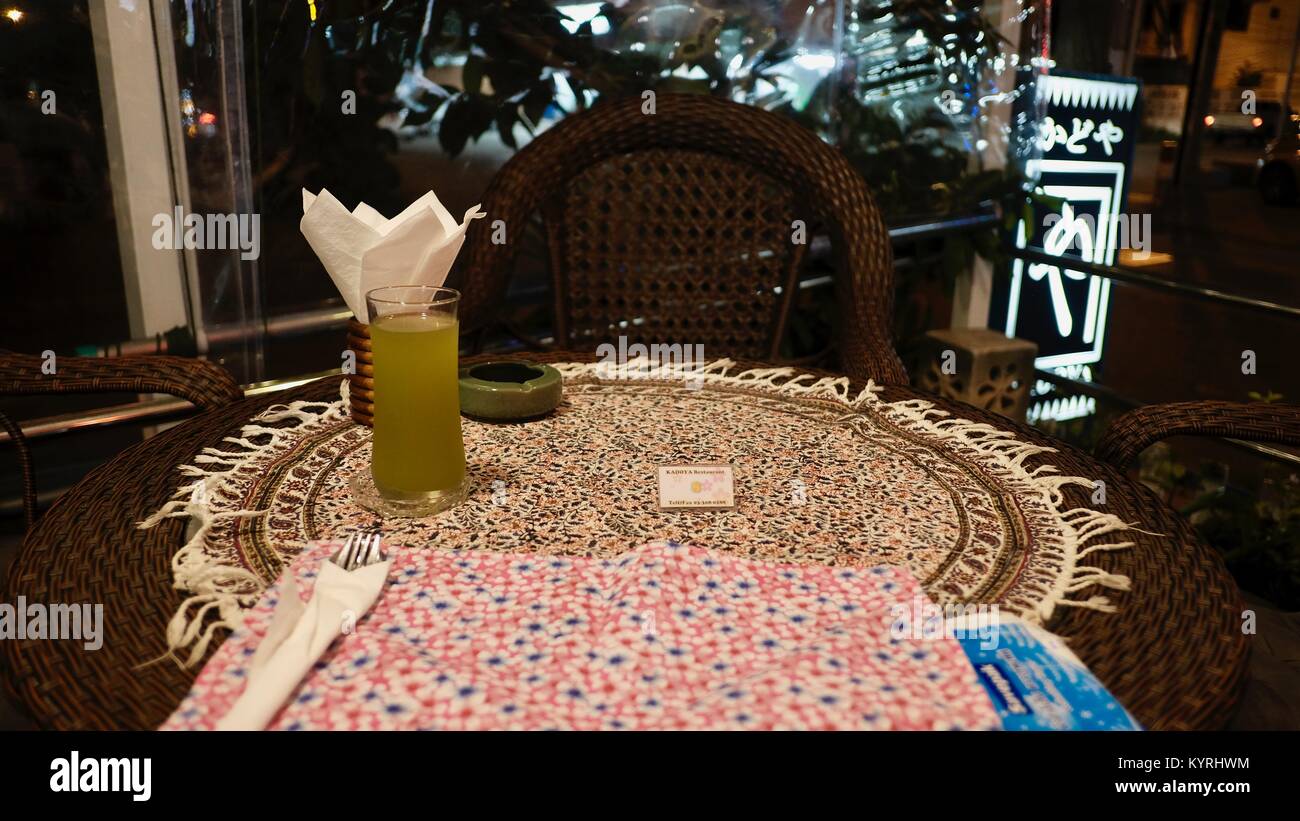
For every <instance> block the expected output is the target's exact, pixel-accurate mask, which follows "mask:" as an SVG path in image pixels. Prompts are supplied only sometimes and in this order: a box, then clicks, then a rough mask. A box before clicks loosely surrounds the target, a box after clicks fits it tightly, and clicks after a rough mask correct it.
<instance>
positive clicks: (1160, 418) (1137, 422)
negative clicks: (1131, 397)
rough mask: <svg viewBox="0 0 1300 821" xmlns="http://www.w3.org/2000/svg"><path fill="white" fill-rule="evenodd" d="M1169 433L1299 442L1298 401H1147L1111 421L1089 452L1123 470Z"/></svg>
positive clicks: (1280, 442)
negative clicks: (1292, 402) (1289, 403)
mask: <svg viewBox="0 0 1300 821" xmlns="http://www.w3.org/2000/svg"><path fill="white" fill-rule="evenodd" d="M1171 436H1222V437H1228V438H1232V439H1244V440H1246V441H1249V442H1271V443H1275V444H1280V445H1300V405H1283V404H1271V403H1264V402H1259V403H1253V404H1245V403H1242V402H1219V401H1204V402H1172V403H1169V404H1165V405H1149V406H1147V407H1145V408H1138V409H1136V410H1131V411H1129V412H1128V413H1125V414H1124V415H1122V416H1120V417H1119V418H1118V419H1116V420H1115V421H1114V422H1112V423H1111V425H1110V427H1108V428H1107V429H1106V432H1105V433H1104V434H1102V437H1101V440H1100V441H1099V442H1098V443H1097V448H1096V451H1095V453H1096V456H1097V458H1099V459H1102V460H1104V461H1106V462H1109V463H1110V464H1112V465H1114V466H1115V467H1117V468H1119V469H1120V470H1124V469H1126V468H1127V467H1128V466H1129V465H1130V464H1132V463H1133V460H1134V459H1136V458H1137V456H1138V454H1139V453H1141V452H1142V451H1143V450H1146V448H1148V447H1149V446H1151V445H1153V444H1155V443H1156V442H1158V441H1160V440H1161V439H1167V438H1169V437H1171Z"/></svg>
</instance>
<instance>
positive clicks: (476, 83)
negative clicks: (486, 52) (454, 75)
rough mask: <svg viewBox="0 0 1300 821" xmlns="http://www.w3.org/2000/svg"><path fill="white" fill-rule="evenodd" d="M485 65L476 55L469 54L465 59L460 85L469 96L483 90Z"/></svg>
mask: <svg viewBox="0 0 1300 821" xmlns="http://www.w3.org/2000/svg"><path fill="white" fill-rule="evenodd" d="M485 66H486V63H485V62H484V60H483V58H482V57H480V56H478V55H477V54H471V55H469V56H468V57H466V58H465V65H464V67H462V68H461V71H460V77H461V84H462V85H463V86H464V87H465V90H466V91H467V92H469V93H470V94H478V93H479V92H480V91H481V90H482V88H483V69H484V68H485Z"/></svg>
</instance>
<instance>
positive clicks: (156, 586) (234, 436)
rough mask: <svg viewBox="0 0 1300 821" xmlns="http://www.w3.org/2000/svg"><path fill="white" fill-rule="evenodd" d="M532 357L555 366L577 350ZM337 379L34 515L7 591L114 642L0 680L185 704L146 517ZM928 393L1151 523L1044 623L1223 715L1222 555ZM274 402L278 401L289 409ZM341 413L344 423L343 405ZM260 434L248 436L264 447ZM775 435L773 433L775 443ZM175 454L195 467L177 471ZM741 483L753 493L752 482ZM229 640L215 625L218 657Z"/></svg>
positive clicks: (18, 646) (1177, 701)
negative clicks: (54, 604) (82, 615)
mask: <svg viewBox="0 0 1300 821" xmlns="http://www.w3.org/2000/svg"><path fill="white" fill-rule="evenodd" d="M581 356H583V355H582V354H579V355H577V357H581ZM587 356H589V354H588V355H587ZM525 358H530V359H536V360H539V361H549V362H556V361H567V360H570V359H574V358H576V357H575V355H574V354H527V355H525ZM479 360H480V361H481V360H482V358H481V357H480V358H479ZM470 361H474V360H470ZM853 387H854V389H855V390H856V389H857V388H859V387H861V386H860V385H854V386H853ZM338 389H339V385H338V381H337V380H317V381H315V382H312V383H309V384H307V385H304V386H301V387H298V388H295V389H293V390H291V391H287V392H285V393H283V394H278V395H275V396H274V397H270V396H259V397H250V398H249V399H246V400H243V401H241V402H238V403H235V404H233V405H231V406H230V407H229V408H225V409H221V410H219V411H213V412H209V413H205V414H200V415H198V416H196V417H195V418H193V419H190V420H188V421H186V422H184V423H182V424H181V425H179V426H177V427H174V428H172V429H170V430H168V431H165V432H163V433H161V434H160V435H157V436H154V437H152V438H150V439H148V440H146V441H144V442H142V443H140V444H138V445H136V446H134V447H132V448H129V449H127V450H125V451H123V452H122V453H121V454H120V455H118V456H117V457H115V458H114V459H113V460H112V461H111V462H110V463H108V464H106V465H104V466H103V467H101V468H99V469H97V470H95V471H93V472H92V473H91V474H90V475H88V476H87V477H86V478H85V479H84V480H82V481H81V482H79V483H78V484H77V485H76V486H75V487H73V488H71V489H70V490H69V491H67V492H66V493H65V494H64V495H63V496H62V498H61V499H60V500H59V502H58V503H57V504H56V505H55V506H54V507H53V508H51V509H50V510H49V511H48V512H47V513H46V514H45V515H44V516H43V517H42V518H41V519H40V520H38V522H37V524H36V526H35V527H34V528H33V529H32V530H31V532H30V533H29V534H28V536H27V538H26V539H25V540H24V543H23V546H22V549H21V550H20V551H19V554H18V555H17V556H16V557H15V559H14V562H13V564H12V565H11V567H10V569H9V572H8V574H7V575H6V577H5V582H4V589H3V591H0V592H2V593H3V599H4V600H5V601H16V600H17V599H18V597H19V596H24V597H25V598H26V600H27V601H90V602H102V603H103V604H104V629H103V641H104V644H103V647H102V648H101V649H100V650H99V651H97V652H94V653H88V652H85V651H84V650H83V649H82V648H81V645H80V644H79V643H75V642H57V641H41V640H21V639H15V640H12V641H0V659H2V662H0V677H2V678H3V682H4V684H5V686H6V688H7V689H8V690H9V692H10V693H11V694H12V695H13V696H14V699H15V702H16V703H18V704H20V705H22V707H23V708H24V709H25V710H26V711H27V712H28V714H29V715H30V716H31V717H32V718H33V719H34V720H35V721H36V723H37V724H38V725H40V726H42V727H48V728H55V729H65V730H66V729H147V728H152V727H156V726H158V724H160V723H161V722H162V721H163V720H164V719H165V718H166V717H167V716H168V715H170V714H171V712H172V711H174V710H175V708H176V705H177V704H178V703H179V702H180V700H181V698H182V697H183V696H184V694H185V692H186V691H187V690H188V688H189V686H190V684H191V683H192V681H193V679H194V676H195V674H196V673H197V671H198V667H197V666H190V667H182V666H180V665H177V664H173V663H171V662H167V661H164V662H162V663H153V664H149V663H148V662H151V661H154V660H157V659H159V657H161V656H162V655H163V654H164V653H165V652H166V650H167V638H166V628H167V625H168V620H169V619H170V618H172V617H173V615H174V614H175V613H176V611H177V608H178V607H180V606H181V605H182V603H183V602H185V601H187V600H188V599H190V598H191V596H192V593H191V592H189V591H186V590H181V589H176V588H175V584H174V583H175V571H176V570H177V569H178V561H177V560H178V558H179V557H178V556H177V550H178V549H181V548H182V546H184V545H186V543H187V541H191V539H190V537H191V535H194V534H191V533H187V526H188V525H189V524H190V520H189V517H188V516H187V515H186V514H187V513H188V511H189V510H195V511H197V510H199V509H200V508H199V507H197V506H195V505H193V504H186V503H181V507H180V509H177V510H174V511H173V513H174V516H172V517H165V518H162V519H161V520H159V521H157V523H156V524H155V525H154V526H152V527H149V528H141V527H140V523H141V522H142V521H143V520H145V519H146V518H148V517H150V516H151V514H154V513H156V512H157V511H158V510H159V507H160V506H162V505H164V503H165V502H167V500H168V499H169V498H175V494H176V492H177V488H178V486H181V485H189V484H190V483H191V482H193V481H194V478H193V477H197V476H201V475H202V471H203V470H208V469H214V468H219V467H221V466H222V464H223V463H219V462H216V461H214V460H213V458H212V457H210V454H211V452H212V451H213V450H218V451H226V450H237V449H239V448H238V447H237V446H235V445H234V444H233V441H232V440H234V441H238V440H241V439H242V434H243V432H244V431H246V430H247V428H248V423H249V420H250V419H253V418H255V417H259V416H260V417H263V418H264V419H263V422H262V424H265V425H267V426H268V427H272V428H274V427H279V426H286V427H295V426H296V425H297V424H299V420H298V419H296V418H285V419H283V420H282V421H269V420H266V419H265V417H266V413H265V412H266V410H267V408H268V406H271V405H272V403H286V402H287V403H289V404H290V405H291V406H296V405H298V404H299V403H302V402H307V403H309V404H310V405H311V406H312V407H314V408H316V409H317V410H318V411H319V410H322V409H326V408H327V407H328V403H329V402H331V401H333V400H334V399H335V398H336V397H337V396H338ZM922 396H923V395H922V394H919V393H918V392H916V391H913V390H912V389H910V388H906V387H899V386H888V387H886V388H885V389H884V390H883V392H882V393H881V394H880V395H879V398H880V399H881V400H882V401H885V402H888V403H893V404H900V403H908V402H912V401H915V400H919V399H920V398H921V397H922ZM926 399H927V402H929V401H933V402H934V404H935V406H936V410H937V409H944V410H947V411H949V412H951V413H952V415H953V416H954V417H961V418H968V419H972V420H975V421H977V422H979V423H980V424H982V425H983V426H985V428H986V429H987V430H989V431H994V430H1002V431H1005V432H1006V433H1007V435H1008V436H1009V437H1013V438H1014V439H1015V440H1018V441H1020V442H1024V443H1033V444H1037V445H1040V446H1044V449H1043V452H1042V453H1040V454H1037V455H1032V456H1029V457H1028V458H1027V459H1025V460H1024V462H1023V464H1024V465H1025V466H1026V467H1028V468H1031V469H1032V472H1035V473H1037V472H1038V471H1040V470H1041V469H1042V468H1043V467H1044V466H1047V465H1053V464H1054V465H1056V466H1059V467H1060V468H1061V469H1062V472H1064V473H1073V474H1077V475H1082V476H1089V477H1095V478H1096V479H1099V480H1104V481H1105V483H1106V488H1107V498H1106V505H1105V507H1106V509H1108V510H1111V511H1113V512H1114V513H1115V514H1117V515H1118V516H1119V517H1121V518H1123V519H1125V520H1129V521H1139V520H1140V521H1141V522H1142V524H1143V525H1144V529H1143V530H1134V531H1128V532H1125V533H1122V534H1118V536H1119V537H1120V538H1123V539H1125V540H1132V541H1133V542H1134V546H1133V547H1132V548H1128V549H1123V550H1114V551H1105V552H1101V553H1099V554H1097V555H1094V556H1090V557H1088V558H1087V560H1086V562H1087V563H1088V564H1095V565H1098V566H1100V567H1101V568H1104V569H1105V570H1107V571H1109V572H1111V573H1113V574H1115V575H1117V576H1125V577H1128V578H1130V579H1131V580H1132V588H1131V590H1130V591H1128V592H1123V591H1105V592H1106V594H1107V595H1108V596H1109V597H1110V598H1111V599H1112V601H1113V603H1114V604H1115V605H1116V606H1117V608H1118V610H1117V612H1114V613H1108V612H1098V611H1096V610H1093V609H1085V608H1076V607H1057V608H1056V610H1055V614H1054V615H1053V617H1052V618H1051V620H1050V622H1049V623H1048V627H1049V628H1050V629H1051V630H1052V631H1053V632H1056V633H1058V634H1059V635H1062V636H1064V637H1066V638H1067V640H1068V641H1069V642H1070V646H1071V647H1072V648H1073V649H1074V650H1075V652H1076V653H1078V655H1079V656H1080V658H1082V659H1083V660H1084V662H1085V663H1087V664H1088V665H1089V666H1090V667H1091V668H1092V670H1093V671H1094V672H1095V673H1096V674H1097V675H1098V677H1099V678H1101V680H1102V682H1103V683H1104V684H1105V685H1106V686H1107V687H1108V688H1109V689H1110V690H1111V691H1112V692H1113V693H1114V694H1115V695H1116V696H1117V697H1118V698H1119V699H1120V701H1121V702H1122V703H1123V704H1124V705H1125V707H1127V708H1128V709H1129V711H1130V712H1131V713H1132V714H1133V715H1134V717H1135V718H1137V719H1138V720H1139V721H1140V722H1141V723H1142V724H1143V725H1145V726H1147V727H1148V728H1150V729H1213V728H1216V727H1221V726H1223V725H1224V724H1225V723H1226V722H1227V720H1228V719H1229V718H1230V717H1231V713H1232V709H1233V707H1234V705H1235V704H1236V703H1237V699H1238V697H1239V694H1240V690H1241V686H1242V683H1243V681H1244V678H1245V670H1246V660H1247V643H1246V640H1245V637H1244V636H1243V634H1242V631H1241V620H1240V619H1241V607H1242V605H1241V600H1240V596H1239V594H1238V592H1237V589H1236V586H1235V584H1234V583H1233V581H1232V578H1231V577H1230V576H1229V575H1228V574H1227V573H1226V571H1225V570H1224V568H1223V564H1222V561H1221V560H1220V559H1219V558H1218V557H1217V555H1216V554H1215V553H1214V552H1213V550H1211V549H1210V548H1209V547H1208V546H1206V545H1205V543H1204V542H1203V541H1201V540H1200V539H1198V538H1197V537H1196V535H1195V534H1194V532H1193V531H1192V530H1191V528H1190V527H1189V526H1188V525H1187V523H1186V521H1185V520H1183V519H1182V518H1181V517H1179V516H1178V515H1177V514H1175V513H1174V512H1173V511H1171V510H1170V509H1169V508H1168V507H1167V506H1166V505H1164V504H1162V503H1161V502H1160V500H1159V499H1157V498H1156V497H1155V496H1154V495H1153V494H1151V493H1150V492H1149V491H1148V490H1147V489H1146V488H1144V487H1142V486H1141V485H1138V484H1135V483H1133V482H1131V481H1129V480H1127V479H1126V478H1125V477H1124V476H1123V475H1121V474H1120V473H1118V472H1117V471H1115V470H1114V469H1112V468H1110V467H1109V466H1107V465H1105V464H1104V463H1100V462H1098V461H1096V460H1093V459H1091V458H1089V457H1088V456H1086V455H1085V454H1083V453H1081V452H1079V451H1077V450H1075V449H1073V448H1070V447H1069V446H1066V445H1062V444H1060V443H1058V442H1056V441H1054V440H1051V439H1049V438H1048V437H1045V436H1044V435H1043V434H1041V433H1039V432H1037V431H1035V430H1033V429H1032V428H1028V427H1025V426H1022V425H1016V424H1015V423H1012V422H1009V421H1007V420H1005V419H1003V418H1001V417H997V416H994V415H991V414H989V413H986V412H984V411H980V410H977V409H975V408H971V407H969V406H965V405H961V404H958V403H953V402H947V401H943V400H935V399H933V397H927V398H926ZM277 407H279V408H280V409H281V410H280V412H282V413H283V412H284V406H283V405H282V404H277ZM307 415H308V416H310V415H313V414H307ZM287 416H292V414H287ZM336 421H338V422H341V421H342V418H341V412H340V415H339V418H338V419H337V420H336ZM282 435H285V436H292V435H294V434H292V433H288V434H282ZM265 438H267V437H264V436H258V437H256V438H255V439H254V440H248V441H249V442H250V444H255V443H257V442H262V441H263V440H264V439H265ZM778 444H780V443H779V442H777V441H776V440H775V438H774V437H769V439H768V440H767V442H766V444H765V446H775V445H778ZM205 460H208V461H205ZM181 465H184V466H188V467H186V468H185V469H184V471H183V475H182V476H179V477H178V474H177V472H176V468H177V466H181ZM227 466H228V465H227ZM978 473H979V472H978V471H977V475H978ZM186 477H191V478H186ZM209 480H211V477H207V479H205V481H209ZM647 481H648V480H647ZM738 490H739V492H740V496H741V498H742V499H743V498H744V496H745V492H746V490H745V488H744V487H743V486H742V487H741V488H738ZM782 491H783V492H788V491H786V490H785V489H782ZM1060 491H1061V495H1062V496H1063V497H1064V500H1065V501H1066V502H1067V504H1066V505H1064V506H1067V507H1068V506H1069V505H1074V506H1087V505H1089V504H1090V497H1091V496H1092V491H1091V490H1090V489H1089V488H1088V487H1084V486H1079V487H1075V486H1070V485H1062V486H1061V488H1060ZM190 492H191V493H193V492H194V491H193V490H191V491H190ZM509 492H510V491H509V489H507V493H509ZM214 495H218V494H214ZM809 498H810V499H811V497H809ZM222 517H223V514H215V513H214V514H212V516H211V519H210V521H209V522H208V523H207V525H208V526H209V527H213V528H215V527H218V526H220V525H221V524H222ZM199 530H200V532H201V531H202V528H201V527H200V528H199ZM1144 531H1150V532H1144ZM1153 534H1159V535H1153ZM931 592H932V595H933V591H931ZM1084 595H1086V591H1085V593H1084ZM212 620H213V618H212V617H211V616H210V617H209V619H208V621H212ZM223 635H224V633H223V632H222V631H217V634H216V640H214V641H213V642H212V643H211V645H210V646H209V650H208V652H209V653H210V652H211V651H212V649H214V648H215V647H216V646H217V644H219V640H220V638H221V637H222V636H223Z"/></svg>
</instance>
